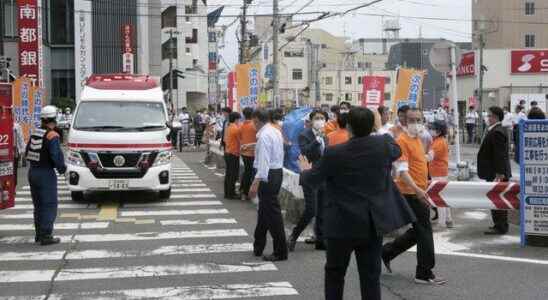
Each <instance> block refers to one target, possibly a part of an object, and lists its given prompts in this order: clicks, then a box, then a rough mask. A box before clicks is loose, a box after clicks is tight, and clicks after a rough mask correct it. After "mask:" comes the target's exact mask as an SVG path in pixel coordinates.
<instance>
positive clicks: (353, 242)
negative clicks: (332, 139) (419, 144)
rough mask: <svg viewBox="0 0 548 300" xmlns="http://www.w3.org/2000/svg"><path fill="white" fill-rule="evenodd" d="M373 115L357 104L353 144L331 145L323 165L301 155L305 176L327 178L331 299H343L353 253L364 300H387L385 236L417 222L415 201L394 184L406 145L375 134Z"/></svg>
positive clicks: (351, 120) (327, 277)
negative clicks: (396, 165)
mask: <svg viewBox="0 0 548 300" xmlns="http://www.w3.org/2000/svg"><path fill="white" fill-rule="evenodd" d="M373 127H374V116H373V113H372V112H371V111H370V110H369V109H367V108H364V107H353V108H351V109H350V112H349V113H348V124H347V129H348V130H349V132H350V135H351V138H350V140H349V141H348V142H347V143H344V144H340V145H337V146H334V147H328V148H327V150H326V152H325V154H324V156H323V157H322V159H321V160H320V162H319V163H316V164H312V163H310V162H309V161H308V160H307V159H306V157H304V156H301V158H300V162H299V165H300V167H301V170H302V171H301V180H304V181H306V182H308V183H312V184H322V183H323V182H325V184H326V190H327V197H326V198H327V201H328V205H327V206H326V208H325V223H324V229H325V232H324V237H325V239H326V241H327V242H326V244H327V252H326V254H327V261H326V263H325V278H324V286H325V287H324V293H325V299H328V300H340V299H343V294H344V282H345V280H344V278H345V274H346V270H347V267H348V263H349V261H350V256H351V254H352V252H354V253H355V255H356V264H357V266H358V273H359V277H360V289H361V299H368V300H378V299H381V288H380V273H381V249H382V237H383V234H386V233H389V232H392V231H394V230H395V229H397V228H400V227H402V226H405V225H406V224H409V223H411V222H413V221H414V220H415V217H414V216H413V212H412V211H411V209H410V208H409V205H408V204H407V203H406V202H405V200H404V199H403V198H402V196H401V194H400V193H399V192H398V191H397V190H396V187H395V186H394V184H393V180H392V177H391V175H390V170H391V167H392V162H394V161H395V160H397V159H398V158H399V157H400V154H401V150H400V147H399V146H398V145H397V144H396V143H395V141H394V140H393V139H392V138H391V137H390V136H389V135H373V134H372V133H373V131H374V128H373Z"/></svg>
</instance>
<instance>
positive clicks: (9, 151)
mask: <svg viewBox="0 0 548 300" xmlns="http://www.w3.org/2000/svg"><path fill="white" fill-rule="evenodd" d="M11 89H12V87H11V85H10V84H3V83H0V209H6V208H9V207H13V205H14V203H13V201H14V200H15V197H14V196H15V173H14V169H13V167H14V164H13V162H14V155H15V153H14V143H15V141H14V139H13V138H14V136H13V114H12V90H11Z"/></svg>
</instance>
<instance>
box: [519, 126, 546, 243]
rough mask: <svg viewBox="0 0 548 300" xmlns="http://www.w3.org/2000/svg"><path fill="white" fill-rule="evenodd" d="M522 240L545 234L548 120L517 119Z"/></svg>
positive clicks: (522, 241) (524, 241)
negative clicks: (518, 128)
mask: <svg viewBox="0 0 548 300" xmlns="http://www.w3.org/2000/svg"><path fill="white" fill-rule="evenodd" d="M519 126H520V135H519V136H520V147H519V149H520V153H519V157H520V164H519V165H520V180H521V182H520V186H521V189H520V192H521V210H520V212H521V218H520V219H521V243H522V245H524V246H525V244H526V242H527V241H526V237H527V236H530V235H535V236H548V121H547V120H522V121H521V123H520V125H519Z"/></svg>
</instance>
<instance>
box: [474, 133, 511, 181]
mask: <svg viewBox="0 0 548 300" xmlns="http://www.w3.org/2000/svg"><path fill="white" fill-rule="evenodd" d="M508 147H509V143H508V134H507V133H506V129H504V127H502V125H500V124H498V125H496V126H495V127H494V128H493V129H491V130H489V131H488V132H487V134H486V135H485V138H483V141H482V143H481V146H480V149H479V152H478V177H479V178H481V179H484V180H487V181H493V180H494V179H495V177H496V174H502V175H504V176H505V177H506V178H505V179H510V177H512V169H511V168H510V158H509V154H508Z"/></svg>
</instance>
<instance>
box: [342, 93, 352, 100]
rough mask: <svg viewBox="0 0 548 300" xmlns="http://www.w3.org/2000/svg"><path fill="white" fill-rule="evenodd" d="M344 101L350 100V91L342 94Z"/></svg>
mask: <svg viewBox="0 0 548 300" xmlns="http://www.w3.org/2000/svg"><path fill="white" fill-rule="evenodd" d="M344 101H352V93H346V94H344Z"/></svg>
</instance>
